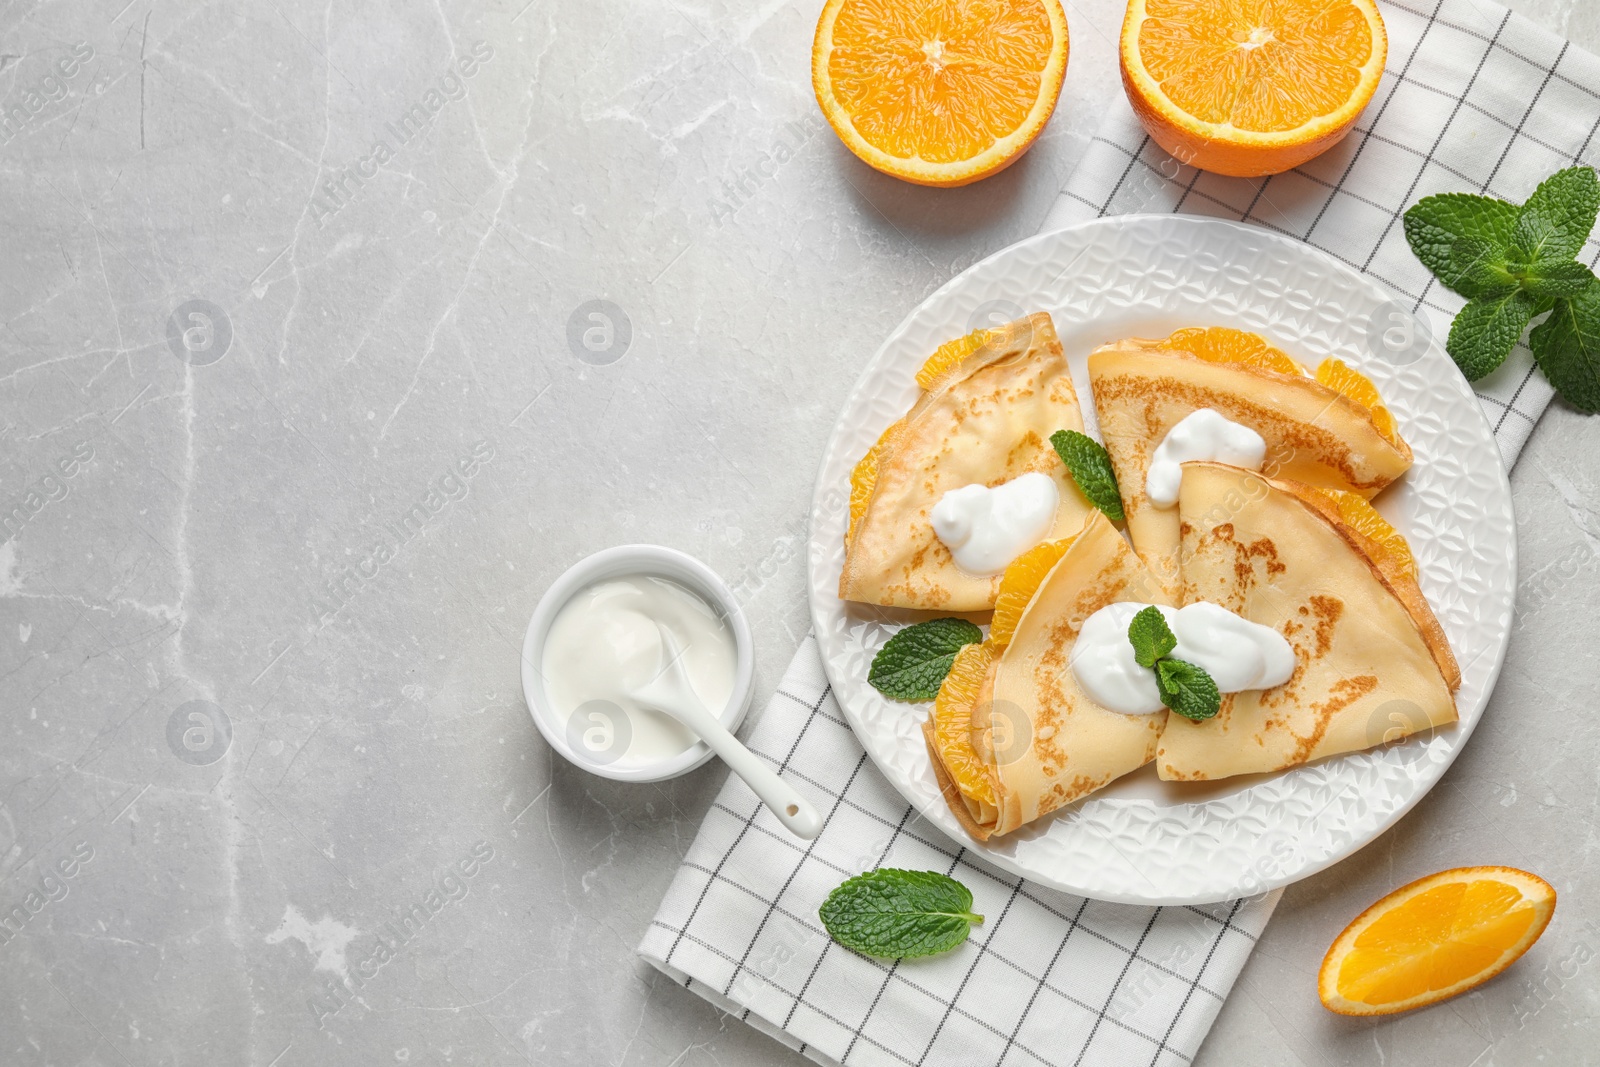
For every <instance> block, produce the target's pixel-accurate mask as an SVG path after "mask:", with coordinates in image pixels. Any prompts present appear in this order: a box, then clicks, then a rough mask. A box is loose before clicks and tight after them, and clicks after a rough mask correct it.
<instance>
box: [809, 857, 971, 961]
mask: <svg viewBox="0 0 1600 1067" xmlns="http://www.w3.org/2000/svg"><path fill="white" fill-rule="evenodd" d="M817 914H818V915H819V916H821V918H822V925H823V926H824V927H825V928H826V929H827V931H828V936H829V937H831V938H833V939H834V940H835V941H837V942H839V944H841V945H843V946H844V947H845V948H848V949H852V950H854V951H856V952H859V953H861V954H862V955H864V956H877V957H879V958H882V959H905V958H909V957H912V956H932V955H935V954H936V953H940V952H948V951H950V950H951V949H953V948H955V947H956V946H957V945H959V944H961V942H963V941H965V940H966V939H967V934H968V933H969V932H970V931H971V929H972V927H973V925H974V924H976V923H981V922H983V916H982V915H974V914H973V913H972V892H971V891H970V890H969V889H967V887H966V886H964V885H962V884H961V883H960V882H958V881H956V880H955V879H954V878H951V877H949V876H948V875H944V874H940V873H939V872H937V871H903V870H898V869H895V868H892V867H886V868H883V869H881V870H876V871H868V872H867V873H866V874H860V875H857V876H856V877H854V878H851V879H848V880H846V881H845V882H844V884H843V885H841V886H839V887H838V888H837V889H835V890H834V891H833V892H832V893H829V894H828V899H827V900H826V901H824V902H823V904H822V907H821V908H820V909H818V911H817Z"/></svg>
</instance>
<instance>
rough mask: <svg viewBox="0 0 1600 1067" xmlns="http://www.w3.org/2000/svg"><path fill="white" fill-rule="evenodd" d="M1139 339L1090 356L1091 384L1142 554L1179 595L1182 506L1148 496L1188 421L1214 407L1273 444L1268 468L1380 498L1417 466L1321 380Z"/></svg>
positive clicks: (1401, 445) (1365, 413)
mask: <svg viewBox="0 0 1600 1067" xmlns="http://www.w3.org/2000/svg"><path fill="white" fill-rule="evenodd" d="M1164 343H1165V342H1162V341H1152V340H1144V339H1140V338H1130V339H1128V340H1124V341H1118V342H1116V343H1115V344H1110V345H1105V346H1102V347H1101V348H1098V349H1096V350H1095V351H1093V352H1091V353H1090V354H1089V383H1090V387H1091V389H1092V390H1093V392H1094V402H1095V409H1096V412H1097V413H1098V416H1099V420H1100V437H1101V440H1102V441H1103V442H1104V444H1105V447H1106V451H1107V452H1108V453H1110V456H1111V465H1112V469H1113V470H1114V471H1115V472H1116V475H1117V486H1118V488H1119V489H1120V490H1121V493H1122V501H1123V510H1124V511H1125V512H1126V513H1127V517H1128V535H1129V537H1131V538H1132V539H1133V547H1134V549H1135V550H1136V551H1137V552H1138V553H1139V555H1140V557H1141V558H1143V559H1144V561H1145V563H1146V564H1147V565H1148V566H1149V567H1150V569H1151V570H1152V571H1153V572H1155V574H1156V576H1157V577H1158V578H1159V579H1160V580H1161V582H1162V583H1163V585H1165V586H1166V588H1167V590H1168V592H1169V593H1170V594H1172V595H1174V596H1176V595H1177V593H1178V590H1179V583H1180V581H1181V575H1180V566H1179V555H1178V546H1179V532H1178V510H1177V508H1158V507H1156V506H1155V505H1154V504H1153V503H1151V501H1150V498H1149V496H1148V495H1147V494H1146V492H1145V478H1146V476H1147V475H1148V473H1149V470H1150V460H1151V457H1152V456H1153V455H1154V454H1155V451H1156V448H1157V447H1158V446H1159V445H1160V444H1161V442H1162V441H1163V440H1165V438H1166V436H1167V433H1168V432H1169V431H1170V430H1171V429H1172V428H1173V427H1174V426H1176V425H1177V424H1178V422H1180V421H1181V420H1182V419H1183V418H1185V417H1186V416H1188V415H1190V414H1192V413H1194V412H1195V411H1198V410H1200V409H1201V408H1212V409H1214V410H1215V411H1217V412H1219V413H1220V414H1222V415H1223V416H1224V417H1225V418H1227V419H1229V420H1231V421H1233V422H1237V423H1239V424H1241V425H1243V426H1248V427H1249V428H1250V429H1252V430H1254V431H1255V432H1256V433H1258V434H1260V435H1261V437H1262V438H1263V439H1264V440H1265V441H1266V444H1267V456H1266V461H1265V463H1264V464H1263V465H1262V471H1263V472H1264V473H1266V474H1268V475H1270V476H1271V477H1275V478H1289V479H1293V480H1295V481H1300V482H1305V483H1307V484H1310V485H1320V486H1329V487H1331V488H1336V489H1345V490H1351V491H1354V492H1357V493H1360V494H1361V495H1362V496H1364V497H1367V498H1371V497H1372V496H1373V494H1375V493H1377V492H1378V491H1379V490H1380V489H1382V488H1383V487H1384V486H1386V485H1388V484H1389V483H1390V482H1393V481H1394V480H1395V479H1396V478H1398V477H1400V475H1402V474H1404V473H1405V471H1406V470H1407V468H1409V467H1410V466H1411V449H1410V448H1409V447H1408V446H1407V445H1406V443H1405V442H1404V441H1403V440H1401V439H1400V438H1399V435H1398V434H1395V435H1394V440H1390V439H1388V438H1386V437H1385V436H1384V434H1383V433H1382V432H1380V430H1379V428H1378V426H1377V424H1376V423H1375V422H1374V419H1373V413H1372V411H1371V410H1369V409H1368V408H1366V407H1364V406H1362V405H1361V404H1359V403H1357V402H1356V401H1354V400H1351V399H1349V398H1348V397H1345V396H1343V395H1341V394H1340V393H1339V392H1337V391H1336V390H1334V389H1332V388H1330V387H1329V386H1326V385H1323V384H1322V383H1320V382H1318V381H1316V380H1315V379H1314V378H1310V377H1303V376H1299V375H1291V374H1285V373H1281V372H1279V371H1275V370H1271V369H1268V368H1266V367H1259V366H1252V365H1248V364H1244V363H1224V362H1213V361H1211V360H1206V359H1201V358H1200V357H1198V356H1195V355H1192V354H1190V353H1187V352H1179V351H1172V350H1170V349H1165V348H1162V347H1161V346H1162V345H1163V344H1164Z"/></svg>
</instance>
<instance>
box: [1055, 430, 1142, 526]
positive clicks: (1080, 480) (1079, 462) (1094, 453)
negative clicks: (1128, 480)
mask: <svg viewBox="0 0 1600 1067" xmlns="http://www.w3.org/2000/svg"><path fill="white" fill-rule="evenodd" d="M1050 443H1051V444H1052V445H1054V446H1055V450H1056V455H1058V456H1060V457H1061V462H1062V463H1065V464H1066V465H1067V473H1069V474H1071V475H1072V480H1073V481H1074V482H1076V483H1077V485H1078V490H1079V492H1081V493H1083V495H1084V498H1085V499H1086V500H1088V501H1089V503H1091V504H1093V505H1094V506H1095V507H1097V508H1099V509H1100V510H1101V511H1103V512H1105V515H1106V518H1108V519H1110V520H1111V521H1112V522H1123V521H1125V520H1126V518H1127V517H1126V516H1125V515H1123V513H1122V494H1121V493H1120V492H1119V491H1118V490H1117V475H1116V472H1115V471H1113V470H1112V469H1111V457H1110V456H1109V455H1107V454H1106V450H1105V449H1104V448H1102V447H1101V445H1100V442H1099V441H1096V440H1095V439H1094V438H1092V437H1090V436H1088V435H1087V434H1081V433H1079V432H1078V431H1077V430H1057V431H1056V432H1055V433H1053V434H1051V435H1050Z"/></svg>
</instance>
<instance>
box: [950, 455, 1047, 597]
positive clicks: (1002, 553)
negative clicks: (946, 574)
mask: <svg viewBox="0 0 1600 1067" xmlns="http://www.w3.org/2000/svg"><path fill="white" fill-rule="evenodd" d="M1060 503H1061V493H1060V491H1059V490H1058V489H1057V488H1056V481H1055V479H1054V478H1052V477H1050V476H1049V475H1048V474H1040V473H1039V472H1037V471H1032V472H1030V473H1028V474H1024V475H1021V476H1019V477H1016V478H1013V479H1011V480H1010V481H1009V482H1004V483H1002V484H1000V485H997V486H995V487H994V488H993V489H990V488H989V487H988V486H986V485H978V484H976V483H974V484H972V485H964V486H962V487H961V488H960V489H951V490H948V491H947V492H946V493H945V494H944V496H942V497H940V498H939V502H938V503H937V504H935V505H934V506H933V512H932V513H931V514H930V515H929V519H930V520H931V521H932V523H933V532H934V533H935V534H937V535H938V538H939V540H941V541H943V542H944V546H945V547H946V548H948V549H949V550H950V555H952V556H954V557H955V561H956V566H957V567H960V568H961V569H962V570H964V571H966V572H967V573H968V574H975V575H979V576H987V575H993V574H999V573H1000V572H1001V571H1003V570H1005V569H1006V564H1008V563H1010V562H1011V561H1012V560H1014V559H1016V558H1017V557H1018V556H1020V555H1022V553H1024V552H1026V551H1027V550H1028V549H1030V548H1032V547H1033V546H1034V545H1036V544H1038V543H1039V542H1040V541H1042V540H1044V536H1045V534H1047V533H1049V532H1050V527H1051V526H1052V525H1053V524H1054V523H1055V519H1056V508H1057V507H1058V506H1059V505H1060Z"/></svg>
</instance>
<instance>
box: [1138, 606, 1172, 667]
mask: <svg viewBox="0 0 1600 1067" xmlns="http://www.w3.org/2000/svg"><path fill="white" fill-rule="evenodd" d="M1128 640H1129V641H1131V642H1133V658H1134V659H1135V660H1137V661H1138V663H1139V666H1141V667H1154V666H1155V665H1156V660H1158V659H1160V658H1161V657H1162V656H1165V655H1167V654H1168V653H1170V652H1171V651H1172V650H1173V649H1174V648H1177V647H1178V639H1177V638H1176V637H1174V636H1173V634H1172V627H1170V626H1168V625H1167V620H1166V617H1165V616H1163V615H1162V614H1161V609H1160V608H1157V607H1153V606H1152V607H1148V608H1143V609H1141V610H1140V612H1139V614H1137V615H1135V616H1134V617H1133V621H1132V622H1130V623H1128Z"/></svg>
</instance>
